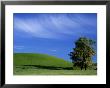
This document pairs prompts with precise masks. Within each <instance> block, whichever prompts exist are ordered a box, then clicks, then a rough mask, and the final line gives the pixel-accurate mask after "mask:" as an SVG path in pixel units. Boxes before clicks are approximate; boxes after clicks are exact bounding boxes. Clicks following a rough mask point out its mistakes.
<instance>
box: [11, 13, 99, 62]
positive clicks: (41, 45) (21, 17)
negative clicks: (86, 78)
mask: <svg viewBox="0 0 110 88" xmlns="http://www.w3.org/2000/svg"><path fill="white" fill-rule="evenodd" d="M13 18H14V25H13V26H14V53H42V54H48V55H52V56H56V57H58V58H62V59H65V60H68V61H69V60H70V56H69V55H68V54H69V53H70V52H71V51H72V49H73V48H74V47H75V44H74V43H75V41H76V40H77V39H78V38H80V37H87V38H90V39H93V40H95V41H96V42H97V14H96V13H14V15H13ZM96 45H97V44H96ZM96 47H97V46H96ZM95 49H96V50H97V48H95ZM93 61H94V62H96V61H97V58H96V55H95V56H94V57H93Z"/></svg>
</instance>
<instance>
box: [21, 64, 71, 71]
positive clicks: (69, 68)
mask: <svg viewBox="0 0 110 88" xmlns="http://www.w3.org/2000/svg"><path fill="white" fill-rule="evenodd" d="M28 67H31V68H34V69H48V70H73V68H72V67H55V66H42V65H22V69H26V68H28Z"/></svg>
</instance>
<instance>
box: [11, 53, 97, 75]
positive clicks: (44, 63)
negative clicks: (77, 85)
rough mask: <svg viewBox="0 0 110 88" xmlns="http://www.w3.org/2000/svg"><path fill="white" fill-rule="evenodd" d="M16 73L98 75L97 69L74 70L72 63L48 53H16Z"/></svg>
mask: <svg viewBox="0 0 110 88" xmlns="http://www.w3.org/2000/svg"><path fill="white" fill-rule="evenodd" d="M13 66H14V67H13V69H14V75H96V74H97V70H86V71H85V70H73V68H72V63H71V62H68V61H65V60H63V59H61V58H57V57H54V56H49V55H46V54H33V53H32V54H31V53H15V54H14V63H13Z"/></svg>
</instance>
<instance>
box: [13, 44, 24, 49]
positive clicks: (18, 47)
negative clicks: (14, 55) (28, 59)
mask: <svg viewBox="0 0 110 88" xmlns="http://www.w3.org/2000/svg"><path fill="white" fill-rule="evenodd" d="M23 48H24V46H16V45H15V46H14V49H18V50H21V49H23Z"/></svg>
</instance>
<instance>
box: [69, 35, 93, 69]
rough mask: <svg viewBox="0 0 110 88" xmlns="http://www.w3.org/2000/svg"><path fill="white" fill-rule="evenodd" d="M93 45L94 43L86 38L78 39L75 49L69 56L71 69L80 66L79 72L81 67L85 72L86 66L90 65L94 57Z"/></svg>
mask: <svg viewBox="0 0 110 88" xmlns="http://www.w3.org/2000/svg"><path fill="white" fill-rule="evenodd" d="M94 45H95V41H93V40H91V39H88V38H86V37H80V38H79V39H78V40H77V41H76V42H75V48H73V51H72V52H70V54H69V56H70V59H71V60H72V63H73V67H74V66H80V68H81V70H82V69H83V67H84V68H85V70H86V68H87V66H90V65H91V64H92V56H93V55H95V49H94V47H93V46H94Z"/></svg>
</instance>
